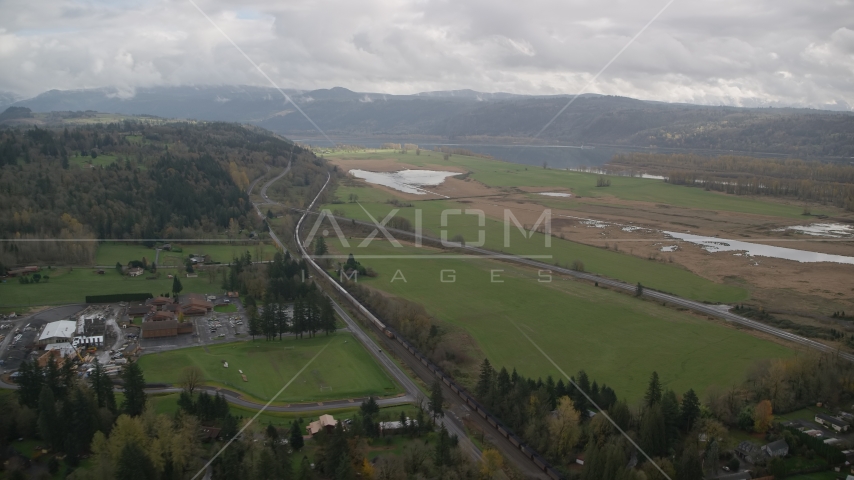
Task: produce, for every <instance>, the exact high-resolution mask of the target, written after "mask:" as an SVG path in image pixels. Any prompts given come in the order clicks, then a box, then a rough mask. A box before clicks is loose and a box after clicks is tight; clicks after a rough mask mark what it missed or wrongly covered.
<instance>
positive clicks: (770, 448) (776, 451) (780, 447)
mask: <svg viewBox="0 0 854 480" xmlns="http://www.w3.org/2000/svg"><path fill="white" fill-rule="evenodd" d="M762 451H763V452H765V454H766V455H768V456H769V457H785V456H786V455H788V454H789V444H788V443H786V441H785V440H783V439H780V440H777V441H776V442H771V443H769V444H767V445H763V446H762Z"/></svg>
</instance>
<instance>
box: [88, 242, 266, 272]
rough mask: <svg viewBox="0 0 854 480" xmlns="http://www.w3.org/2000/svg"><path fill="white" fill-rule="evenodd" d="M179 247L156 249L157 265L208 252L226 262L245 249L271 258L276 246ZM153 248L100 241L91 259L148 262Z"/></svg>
mask: <svg viewBox="0 0 854 480" xmlns="http://www.w3.org/2000/svg"><path fill="white" fill-rule="evenodd" d="M173 246H179V247H180V248H181V249H182V252H180V253H179V252H168V251H165V250H161V251H160V257H159V260H158V264H157V265H158V266H179V265H184V261H185V260H186V259H187V257H188V256H189V255H191V254H199V255H210V256H211V261H213V262H219V263H230V262H231V260H232V259H233V258H234V257H236V256H240V255H243V253H244V252H247V251H248V252H249V254H250V255H252V259H253V261H266V260H272V259H273V255H274V254H275V253H276V247H275V246H273V245H272V244H260V243H259V244H250V245H232V244H228V243H214V244H187V245H177V244H173ZM156 254H157V252H156V251H155V250H154V249H153V248H148V247H145V246H142V245H138V244H132V243H104V244H102V245H101V246H99V247H98V252H97V253H96V254H95V263H96V264H98V265H107V266H111V265H115V264H116V262H118V263H121V264H122V265H127V264H128V262H129V261H131V260H142V258H143V257H145V258H146V260H148V262H149V263H151V262H153V261H154V259H155V256H156Z"/></svg>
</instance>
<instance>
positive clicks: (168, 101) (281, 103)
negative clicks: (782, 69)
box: [0, 86, 854, 157]
mask: <svg viewBox="0 0 854 480" xmlns="http://www.w3.org/2000/svg"><path fill="white" fill-rule="evenodd" d="M288 93H289V95H290V96H291V98H292V99H293V100H294V102H296V103H297V104H298V105H300V108H302V109H303V111H305V113H306V114H308V116H309V117H311V118H312V119H313V120H314V121H315V123H316V124H317V125H319V126H320V127H321V128H322V129H323V130H324V131H325V132H326V133H327V134H329V135H331V136H332V138H333V140H334V141H336V142H346V141H345V140H344V139H342V138H340V137H356V138H359V139H364V140H365V141H368V140H370V138H372V137H383V138H385V140H383V141H391V140H396V142H397V143H404V142H408V141H415V142H416V143H423V142H425V141H432V142H451V143H461V142H463V141H465V142H466V143H485V144H489V143H493V144H494V143H513V144H519V143H523V144H525V143H530V142H534V143H537V141H535V140H534V139H533V137H534V135H536V134H537V133H538V132H539V131H540V129H542V128H543V127H544V126H545V125H546V124H547V123H548V122H549V121H550V120H551V119H552V118H554V116H555V115H556V114H557V113H558V112H559V111H560V110H561V109H562V108H563V107H564V106H566V105H567V102H568V101H569V100H570V98H572V97H571V96H569V95H556V96H525V95H510V94H490V93H481V92H473V91H456V92H430V93H424V94H416V95H386V94H382V93H357V92H352V91H350V90H347V89H345V88H339V87H336V88H332V89H328V90H326V89H323V90H313V91H294V90H289V91H288ZM15 105H16V106H19V107H28V108H31V109H32V110H33V111H34V112H50V111H60V110H63V111H67V110H71V111H75V110H97V111H99V112H111V113H124V114H142V113H144V114H150V115H157V116H161V117H171V118H176V117H177V118H196V119H200V120H218V121H222V120H225V121H239V122H246V123H251V124H255V125H259V126H261V127H263V128H266V129H268V130H271V131H274V132H277V133H280V134H283V135H286V136H289V137H292V136H295V135H298V136H299V137H298V138H304V136H306V137H316V136H317V131H316V130H315V129H314V127H313V126H312V125H311V124H310V123H309V122H308V121H307V120H306V119H305V117H303V116H302V115H301V114H300V113H299V112H297V110H296V109H295V108H294V107H293V105H290V104H289V103H288V102H286V101H285V100H284V99H283V98H282V96H281V94H280V93H279V92H277V91H275V90H274V89H270V88H261V87H247V86H207V87H201V86H200V87H153V88H147V89H139V90H137V92H136V95H135V96H134V97H133V98H118V97H117V96H116V95H115V92H114V91H112V90H110V89H100V90H99V89H94V90H76V91H56V90H54V91H50V92H45V93H43V94H41V95H39V96H37V97H35V98H32V99H28V100H21V101H19V102H16V103H15ZM25 120H26V121H33V120H32V119H25ZM0 121H2V120H0ZM21 121H23V120H21ZM34 121H40V120H39V119H36V120H34ZM336 137H338V138H336ZM538 141H540V142H544V143H550V144H554V143H563V144H570V145H580V144H584V145H593V144H596V145H616V146H619V147H631V148H649V147H651V146H654V147H658V148H676V149H680V150H687V151H692V150H693V151H696V150H711V151H714V152H715V153H718V154H720V153H724V152H731V151H735V152H742V153H744V152H750V153H759V152H762V153H773V154H778V155H780V154H785V155H792V156H796V157H854V115H852V112H830V111H823V110H814V109H793V108H738V107H723V106H704V105H688V104H672V103H662V102H649V101H643V100H637V99H633V98H626V97H615V96H603V95H582V96H580V97H579V98H577V99H576V100H575V101H573V102H572V105H570V106H569V107H568V108H567V109H566V110H565V111H564V112H563V113H562V114H561V115H560V116H559V117H557V118H556V119H555V120H554V122H553V123H552V124H551V125H550V126H549V127H548V128H546V129H545V130H543V132H542V133H541V134H540V135H539V140H538ZM318 143H324V142H323V141H322V140H321V139H318Z"/></svg>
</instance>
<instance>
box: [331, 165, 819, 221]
mask: <svg viewBox="0 0 854 480" xmlns="http://www.w3.org/2000/svg"><path fill="white" fill-rule="evenodd" d="M327 157H329V158H333V159H334V158H348V159H395V160H398V161H400V162H402V163H407V164H409V165H412V166H421V167H423V166H431V167H442V166H455V167H460V168H464V169H466V170H467V171H469V172H472V174H471V177H472V178H473V179H475V180H477V181H479V182H482V183H484V184H486V185H488V186H491V187H555V188H561V189H570V190H572V193H573V195H575V196H576V197H582V198H604V197H608V196H613V197H616V198H619V199H621V200H632V201H641V202H650V203H664V204H668V205H673V206H678V207H686V208H697V209H702V210H721V211H729V212H738V213H752V214H758V215H771V216H777V217H786V218H801V217H802V213H803V206H802V205H797V204H795V203H796V202H795V203H793V204H791V205H787V204H783V203H778V202H773V201H769V200H766V199H757V198H754V197H747V196H738V195H727V194H722V193H718V192H711V191H705V190H703V189H701V188H693V187H684V186H679V185H671V184H669V183H666V182H664V181H661V180H652V179H645V178H633V177H620V176H614V175H609V176H608V178H609V179H610V180H611V186H610V187H607V188H598V187H596V179H597V178H598V177H599V176H600V175H599V174H594V173H583V172H571V171H567V170H551V169H543V168H538V167H532V166H530V165H521V164H516V163H509V162H501V161H496V160H489V159H483V158H478V157H467V156H463V155H453V156H451V158H450V159H448V160H444V159H443V158H442V154H441V153H438V152H432V151H427V150H422V152H421V155H417V156H416V155H413V154H411V153H408V154H403V155H402V154H400V153H398V152H395V151H392V150H387V151H380V152H366V153H337V154H332V155H327ZM344 198H346V197H344ZM813 213H814V214H818V213H824V212H813Z"/></svg>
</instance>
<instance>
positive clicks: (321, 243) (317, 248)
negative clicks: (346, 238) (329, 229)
mask: <svg viewBox="0 0 854 480" xmlns="http://www.w3.org/2000/svg"><path fill="white" fill-rule="evenodd" d="M327 252H329V247H327V246H326V239H324V238H323V237H322V236H321V237H317V239H316V240H315V241H314V254H315V255H316V256H322V255H326V254H327Z"/></svg>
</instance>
